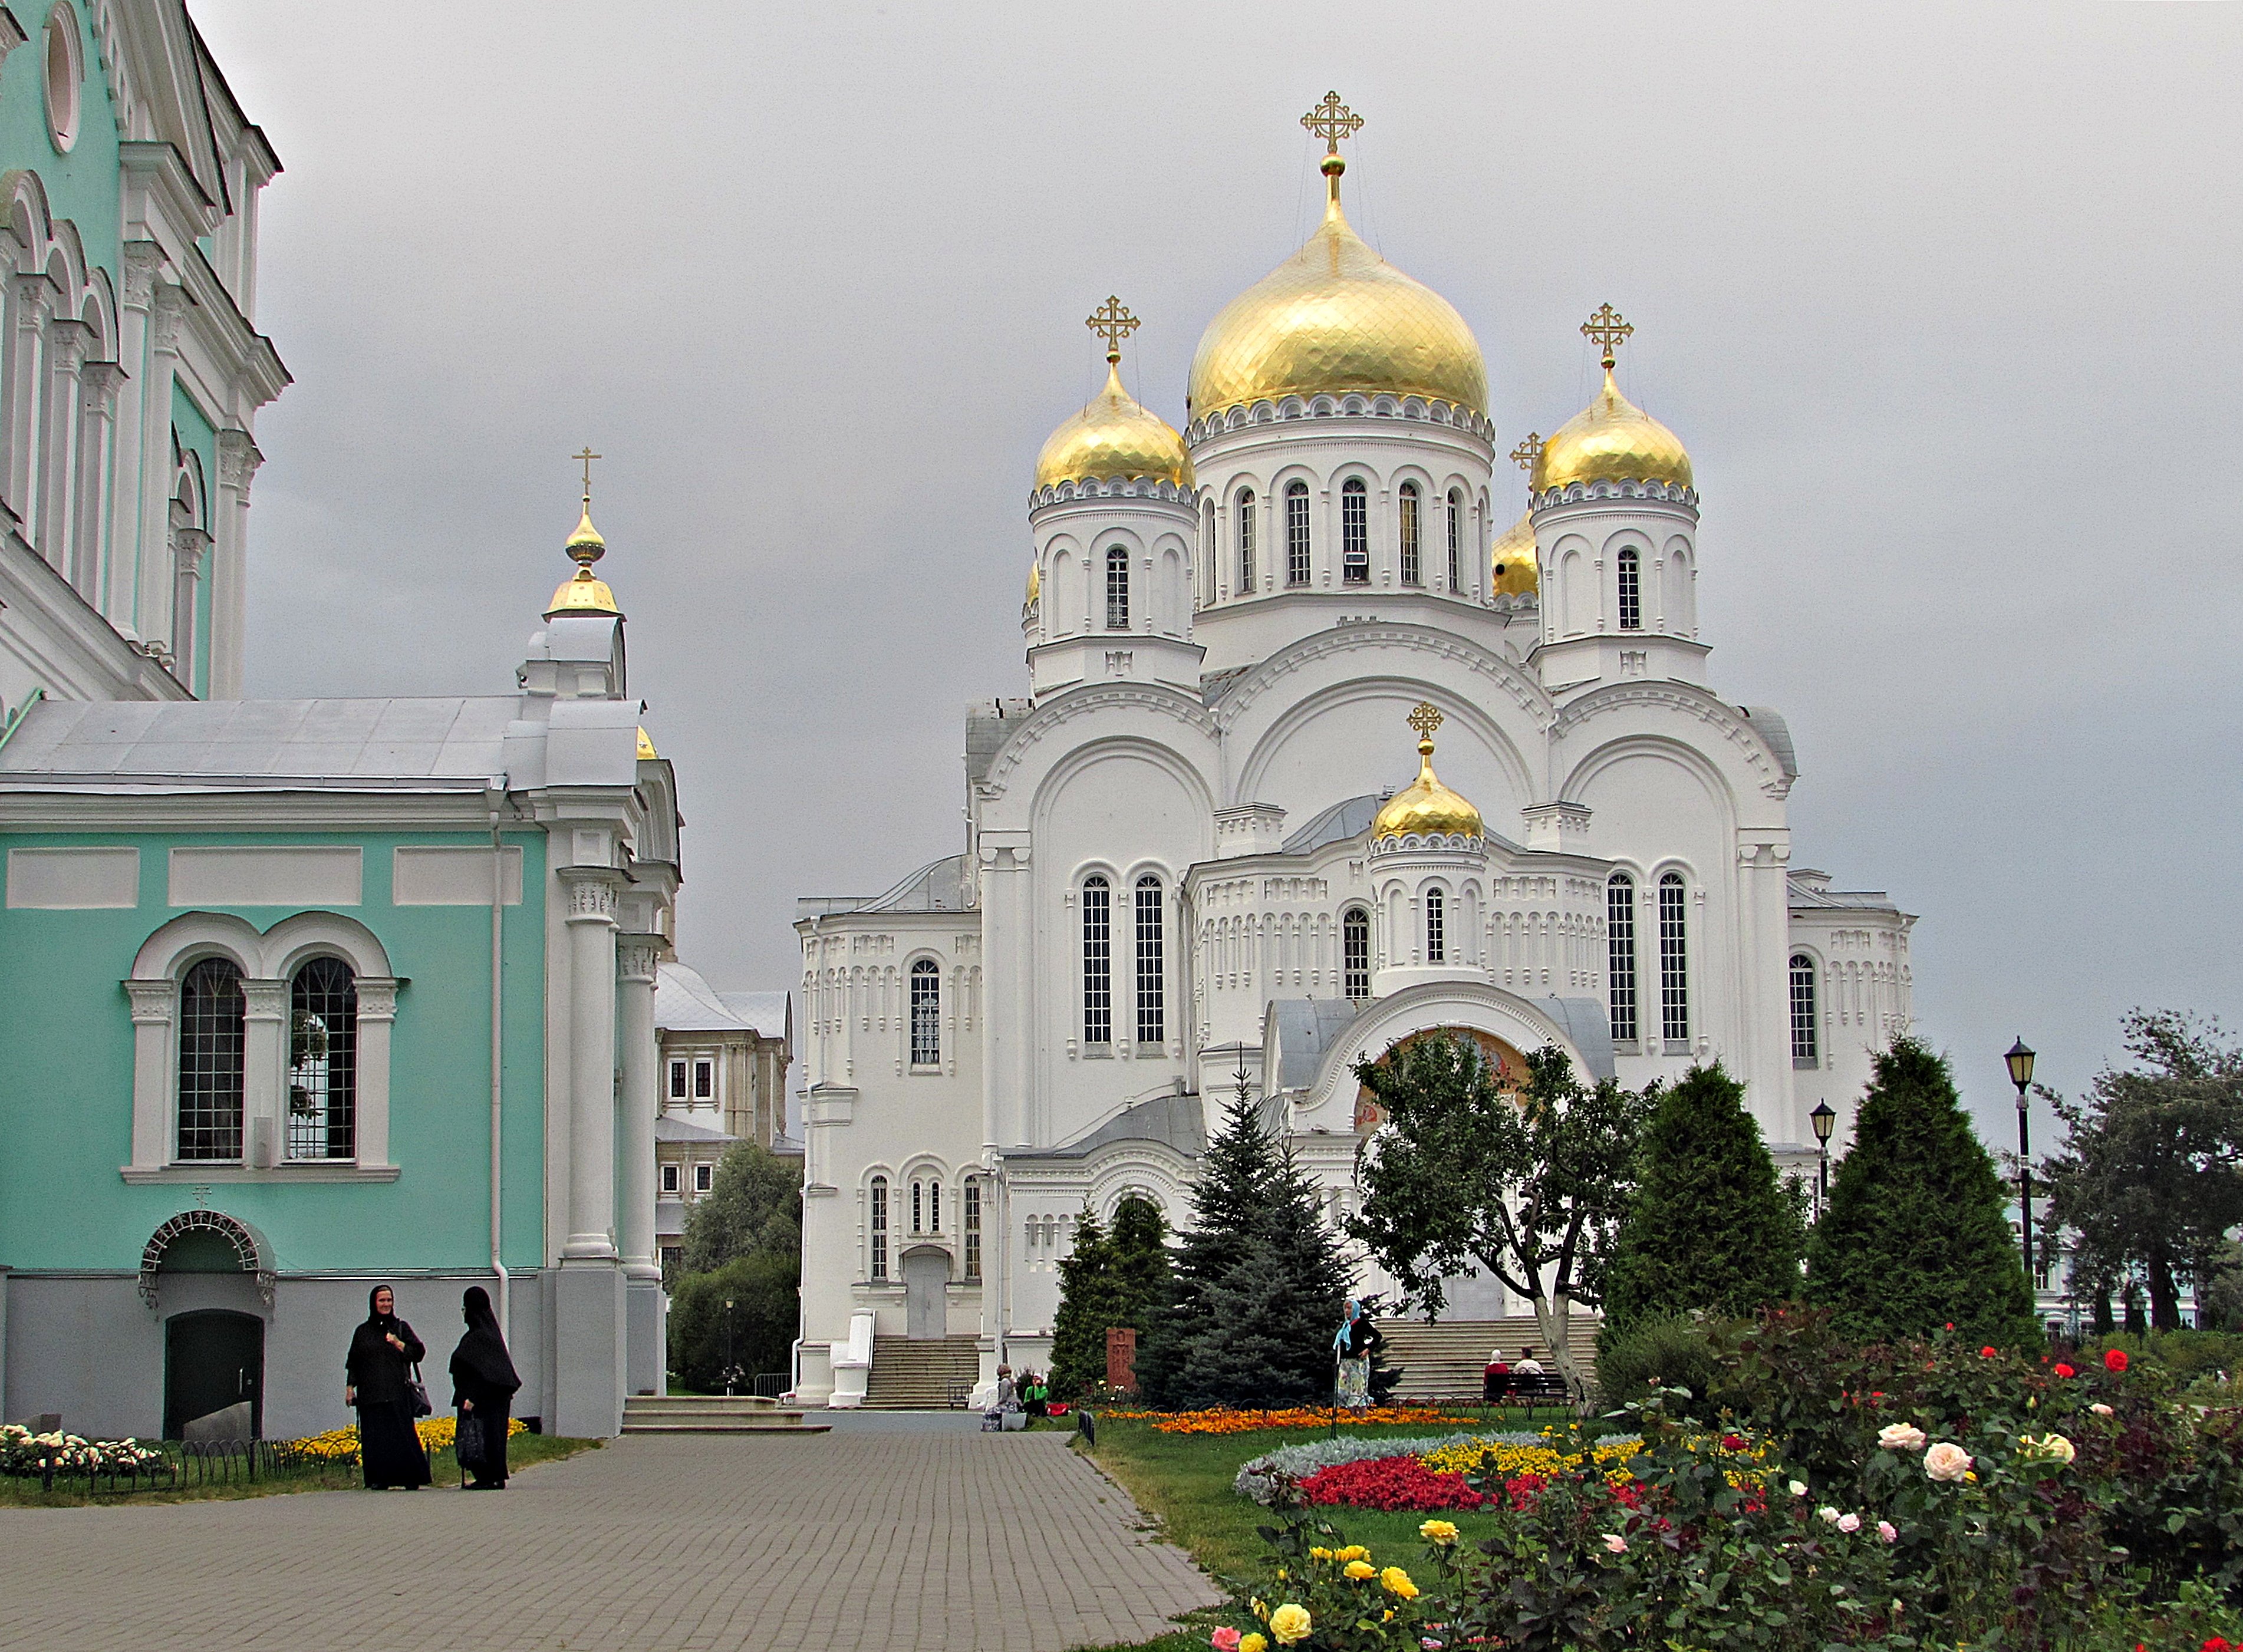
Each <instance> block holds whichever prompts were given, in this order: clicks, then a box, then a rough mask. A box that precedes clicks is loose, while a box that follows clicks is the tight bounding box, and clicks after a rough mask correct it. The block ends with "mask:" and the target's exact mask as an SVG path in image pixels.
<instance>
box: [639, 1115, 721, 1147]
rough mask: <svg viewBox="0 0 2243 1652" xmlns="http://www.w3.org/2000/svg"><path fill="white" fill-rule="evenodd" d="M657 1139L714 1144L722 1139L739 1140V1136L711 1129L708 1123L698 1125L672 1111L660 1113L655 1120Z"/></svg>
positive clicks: (655, 1136) (655, 1135)
mask: <svg viewBox="0 0 2243 1652" xmlns="http://www.w3.org/2000/svg"><path fill="white" fill-rule="evenodd" d="M654 1138H655V1140H657V1141H675V1142H693V1143H701V1144H708V1145H713V1144H714V1143H717V1142H720V1141H738V1140H739V1138H738V1136H728V1135H726V1134H725V1133H724V1132H723V1131H721V1130H711V1129H710V1128H709V1127H708V1126H707V1125H697V1124H694V1123H692V1122H690V1120H687V1119H684V1118H677V1117H676V1116H674V1115H672V1114H670V1113H658V1114H657V1115H656V1116H655V1120H654Z"/></svg>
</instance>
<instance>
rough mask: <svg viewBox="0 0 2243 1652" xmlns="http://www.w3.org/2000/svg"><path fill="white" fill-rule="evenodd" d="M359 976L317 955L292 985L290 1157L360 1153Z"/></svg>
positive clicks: (346, 966)
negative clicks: (358, 1135)
mask: <svg viewBox="0 0 2243 1652" xmlns="http://www.w3.org/2000/svg"><path fill="white" fill-rule="evenodd" d="M357 1132H358V977H356V976H354V974H352V973H351V967H350V965H349V964H346V963H344V962H343V961H342V960H341V959H340V958H335V957H316V958H312V959H310V960H308V961H307V962H306V964H304V966H303V967H302V968H301V969H300V970H297V971H296V977H295V979H294V980H293V981H291V982H290V983H289V984H288V1157H289V1158H351V1157H353V1156H354V1155H355V1154H356V1153H357V1152H358V1142H357Z"/></svg>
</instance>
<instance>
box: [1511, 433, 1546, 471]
mask: <svg viewBox="0 0 2243 1652" xmlns="http://www.w3.org/2000/svg"><path fill="white" fill-rule="evenodd" d="M1541 457H1542V438H1541V436H1540V434H1539V433H1537V432H1534V431H1532V430H1530V431H1528V432H1527V433H1526V440H1525V441H1522V442H1520V443H1519V446H1518V447H1514V448H1512V450H1511V462H1512V464H1514V465H1516V466H1518V467H1519V469H1521V470H1523V471H1526V472H1527V473H1529V474H1532V472H1533V469H1534V461H1535V460H1538V459H1539V458H1541Z"/></svg>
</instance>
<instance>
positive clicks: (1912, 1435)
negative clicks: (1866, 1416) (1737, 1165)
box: [1877, 1422, 1930, 1451]
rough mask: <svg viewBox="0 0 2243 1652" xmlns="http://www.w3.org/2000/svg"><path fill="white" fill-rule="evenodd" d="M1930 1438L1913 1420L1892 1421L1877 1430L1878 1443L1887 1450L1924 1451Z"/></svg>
mask: <svg viewBox="0 0 2243 1652" xmlns="http://www.w3.org/2000/svg"><path fill="white" fill-rule="evenodd" d="M1929 1439H1930V1435H1928V1434H1925V1433H1924V1432H1923V1429H1921V1428H1919V1427H1916V1425H1915V1424H1914V1423H1912V1422H1890V1423H1887V1424H1886V1425H1885V1426H1884V1427H1882V1428H1880V1429H1878V1430H1877V1444H1879V1445H1880V1446H1883V1447H1884V1448H1885V1449H1886V1450H1887V1451H1922V1450H1923V1447H1924V1442H1925V1441H1926V1440H1929Z"/></svg>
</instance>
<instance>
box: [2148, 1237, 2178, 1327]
mask: <svg viewBox="0 0 2243 1652" xmlns="http://www.w3.org/2000/svg"><path fill="white" fill-rule="evenodd" d="M2150 1325H2151V1327H2152V1329H2154V1330H2159V1331H2178V1330H2179V1329H2180V1288H2179V1286H2177V1285H2175V1284H2174V1283H2173V1270H2172V1256H2171V1255H2170V1254H2169V1253H2168V1252H2166V1248H2165V1247H2164V1246H2158V1248H2157V1249H2155V1250H2153V1251H2152V1252H2150Z"/></svg>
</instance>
